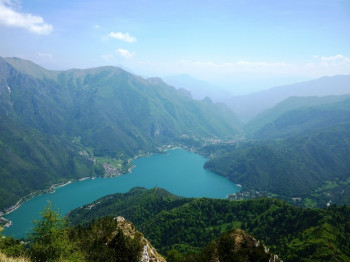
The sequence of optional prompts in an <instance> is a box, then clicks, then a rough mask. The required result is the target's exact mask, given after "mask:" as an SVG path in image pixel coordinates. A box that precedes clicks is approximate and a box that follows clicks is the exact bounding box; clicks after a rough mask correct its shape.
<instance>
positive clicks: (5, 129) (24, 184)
mask: <svg viewBox="0 0 350 262" xmlns="http://www.w3.org/2000/svg"><path fill="white" fill-rule="evenodd" d="M78 150H79V148H78V147H77V146H76V145H74V144H73V143H72V142H70V141H68V140H66V139H64V138H61V137H57V136H54V135H49V134H44V133H42V132H40V131H37V130H34V129H31V128H29V127H27V126H24V125H23V124H19V123H17V122H15V121H13V120H12V119H10V118H6V117H3V116H2V115H0V163H1V165H0V179H1V183H0V210H1V209H3V208H6V207H9V206H10V205H12V204H14V203H16V202H17V201H19V200H20V199H21V198H22V197H23V196H26V195H29V194H30V193H32V192H33V191H40V190H44V189H47V188H49V187H50V186H51V185H53V184H55V183H60V182H64V181H67V180H68V179H78V178H82V177H86V176H89V175H90V176H91V175H95V174H94V173H92V172H93V168H92V165H93V164H92V162H91V161H89V160H88V159H87V158H85V157H83V156H80V155H79V154H78V153H77V152H78Z"/></svg>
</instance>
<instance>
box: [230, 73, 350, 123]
mask: <svg viewBox="0 0 350 262" xmlns="http://www.w3.org/2000/svg"><path fill="white" fill-rule="evenodd" d="M344 94H350V75H338V76H332V77H322V78H319V79H316V80H311V81H307V82H301V83H297V84H293V85H286V86H278V87H273V88H271V89H268V90H264V91H260V92H256V93H252V94H248V95H242V96H235V97H232V98H230V99H227V100H226V104H227V105H228V106H229V107H230V108H231V109H232V110H233V111H234V112H235V113H236V114H237V116H238V117H239V118H240V119H241V120H242V121H244V122H246V121H249V120H250V119H252V118H253V117H254V116H256V115H257V114H259V113H261V112H262V111H264V110H265V109H268V108H271V107H273V106H275V105H276V104H278V103H279V102H282V101H283V100H285V99H287V98H288V97H291V96H329V95H344Z"/></svg>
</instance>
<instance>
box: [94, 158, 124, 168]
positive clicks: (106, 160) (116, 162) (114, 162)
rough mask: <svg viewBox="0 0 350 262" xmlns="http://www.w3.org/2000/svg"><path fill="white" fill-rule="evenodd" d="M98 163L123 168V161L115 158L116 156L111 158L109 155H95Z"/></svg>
mask: <svg viewBox="0 0 350 262" xmlns="http://www.w3.org/2000/svg"><path fill="white" fill-rule="evenodd" d="M95 159H96V161H97V163H99V164H101V165H103V164H105V163H107V164H109V165H112V166H114V167H115V168H121V167H122V164H123V161H122V160H120V159H115V158H110V157H107V156H103V157H95Z"/></svg>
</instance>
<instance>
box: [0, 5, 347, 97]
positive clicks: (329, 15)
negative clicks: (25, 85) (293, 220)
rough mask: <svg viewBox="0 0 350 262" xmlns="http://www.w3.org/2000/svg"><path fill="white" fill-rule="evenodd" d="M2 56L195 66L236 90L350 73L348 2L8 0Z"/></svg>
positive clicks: (143, 67) (176, 69)
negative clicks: (52, 0) (56, 0)
mask: <svg viewBox="0 0 350 262" xmlns="http://www.w3.org/2000/svg"><path fill="white" fill-rule="evenodd" d="M0 34H1V35H2V39H4V40H5V41H4V40H3V41H1V42H0V56H2V57H20V58H23V59H28V60H31V61H33V62H35V63H37V64H39V65H41V66H43V67H45V68H47V69H56V70H67V69H70V68H81V69H84V68H91V67H98V66H106V65H112V66H119V67H122V68H125V69H126V70H128V71H131V72H133V73H134V74H137V75H140V76H144V77H166V76H172V75H178V74H187V75H190V76H192V77H193V78H196V79H199V80H203V81H206V82H208V83H210V84H212V85H214V86H217V87H220V88H223V89H226V90H229V91H230V92H231V93H232V94H247V93H251V92H256V91H260V90H264V89H268V88H271V87H275V86H281V85H289V84H293V83H297V82H302V81H307V80H312V79H317V78H320V77H323V76H334V75H343V74H350V48H349V45H348V43H349V42H350V2H349V1H345V0H335V1H327V2H325V1H317V0H311V1H301V0H298V1H282V2H280V1H264V2H261V1H256V0H255V1H225V0H220V1H215V3H214V2H212V1H190V2H188V1H164V2H159V1H154V0H153V1H109V0H103V1H93V0H87V1H82V0H79V1H59V2H54V3H52V2H46V1H43V0H32V1H20V0H0Z"/></svg>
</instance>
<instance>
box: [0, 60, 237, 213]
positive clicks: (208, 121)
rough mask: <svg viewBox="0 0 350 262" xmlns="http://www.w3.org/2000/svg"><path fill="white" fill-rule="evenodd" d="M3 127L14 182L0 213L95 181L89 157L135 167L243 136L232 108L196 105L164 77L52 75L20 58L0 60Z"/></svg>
mask: <svg viewBox="0 0 350 262" xmlns="http://www.w3.org/2000/svg"><path fill="white" fill-rule="evenodd" d="M0 121H1V123H0V125H1V127H2V129H1V130H0V135H1V136H0V145H1V150H2V151H1V156H2V160H3V162H2V165H1V173H0V180H1V181H3V180H6V182H5V183H2V184H1V185H0V192H1V193H0V203H1V205H0V209H2V208H4V207H6V206H8V205H9V204H15V203H16V202H15V201H16V200H18V199H19V198H21V197H23V196H25V195H26V194H28V193H30V192H33V191H36V190H41V189H44V188H47V187H48V186H49V185H50V184H54V183H57V182H62V181H64V180H68V179H71V178H79V177H82V176H89V175H91V174H92V173H91V172H93V169H94V167H91V165H92V163H90V161H88V160H87V159H84V158H83V157H82V156H80V151H82V150H85V151H89V154H90V155H91V154H93V155H94V156H104V157H105V156H107V157H109V158H116V159H117V160H118V161H119V160H120V162H121V163H127V160H128V159H130V158H131V157H134V156H135V155H137V154H140V153H146V152H147V153H148V152H155V151H157V150H158V148H159V146H162V145H164V144H169V143H171V144H176V143H182V144H183V143H191V142H192V141H205V140H206V139H209V138H226V137H228V138H229V137H235V136H236V135H237V134H238V133H239V132H240V127H239V126H240V124H239V121H238V120H237V118H236V117H235V116H234V114H233V113H232V112H231V111H230V110H229V109H228V108H227V107H225V106H223V105H215V104H214V103H212V101H211V100H209V99H205V100H202V101H194V100H192V99H191V98H189V97H187V96H183V95H181V93H180V92H178V91H177V90H176V89H174V88H173V87H170V86H168V85H166V84H165V83H164V82H163V81H161V80H160V79H158V78H151V79H143V78H141V77H138V76H135V75H133V74H130V73H128V72H126V71H124V70H122V69H120V68H116V67H100V68H92V69H86V70H78V69H72V70H68V71H50V70H46V69H44V68H42V67H40V66H38V65H36V64H34V63H32V62H30V61H27V60H22V59H19V58H5V59H4V58H0ZM24 138H25V139H24ZM71 141H74V143H75V145H73V144H72V142H71ZM31 152H35V154H34V153H31ZM84 155H87V154H84ZM17 163H18V168H14V167H15V165H16V164H17ZM37 169H40V172H39V171H37ZM34 173H35V174H36V175H35V176H34ZM101 173H103V172H100V175H101ZM44 174H46V175H44ZM30 180H32V181H30ZM26 181H27V182H28V181H30V183H27V182H26Z"/></svg>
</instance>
